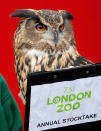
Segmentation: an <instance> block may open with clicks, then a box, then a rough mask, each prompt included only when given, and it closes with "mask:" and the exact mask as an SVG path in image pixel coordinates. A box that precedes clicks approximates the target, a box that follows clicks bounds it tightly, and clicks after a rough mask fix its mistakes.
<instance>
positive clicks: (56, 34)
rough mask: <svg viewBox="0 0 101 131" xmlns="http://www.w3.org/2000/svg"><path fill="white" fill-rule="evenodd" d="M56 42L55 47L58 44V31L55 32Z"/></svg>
mask: <svg viewBox="0 0 101 131" xmlns="http://www.w3.org/2000/svg"><path fill="white" fill-rule="evenodd" d="M54 41H55V46H57V44H58V32H57V31H55V32H54Z"/></svg>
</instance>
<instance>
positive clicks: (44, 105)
mask: <svg viewBox="0 0 101 131" xmlns="http://www.w3.org/2000/svg"><path fill="white" fill-rule="evenodd" d="M100 94H101V63H97V64H92V65H87V66H81V67H75V68H69V69H61V70H55V71H50V72H35V73H30V74H29V75H28V83H27V94H26V108H25V123H24V131H42V130H53V131H54V130H55V131H57V130H67V129H75V130H76V129H77V130H79V129H80V130H81V129H93V128H94V127H95V128H96V129H101V97H100V96H101V95H100Z"/></svg>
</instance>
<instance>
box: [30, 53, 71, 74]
mask: <svg viewBox="0 0 101 131" xmlns="http://www.w3.org/2000/svg"><path fill="white" fill-rule="evenodd" d="M30 65H31V72H35V71H52V70H55V69H61V68H66V67H68V66H69V65H70V60H69V58H68V56H66V55H59V54H56V55H47V56H42V55H34V56H32V57H31V63H30Z"/></svg>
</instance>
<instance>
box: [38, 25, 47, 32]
mask: <svg viewBox="0 0 101 131" xmlns="http://www.w3.org/2000/svg"><path fill="white" fill-rule="evenodd" d="M36 29H37V30H38V31H45V30H46V26H45V25H43V24H38V25H36Z"/></svg>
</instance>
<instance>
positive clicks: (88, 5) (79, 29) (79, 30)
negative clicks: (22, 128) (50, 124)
mask: <svg viewBox="0 0 101 131" xmlns="http://www.w3.org/2000/svg"><path fill="white" fill-rule="evenodd" d="M29 8H32V9H53V10H58V9H59V10H67V11H69V12H70V13H72V15H73V16H74V20H73V21H72V24H73V28H74V35H75V39H76V43H77V49H78V51H79V53H80V54H81V55H83V56H84V57H86V58H88V59H90V60H91V61H93V62H94V63H97V62H101V43H100V38H101V0H61V1H59V0H50V1H49V0H36V1H35V0H27V1H25V0H9V1H4V0H2V1H1V2H0V73H1V74H2V75H3V76H4V78H5V79H6V81H7V83H8V86H9V89H10V90H11V92H12V94H13V96H14V98H15V100H16V102H17V104H18V106H19V108H20V111H21V115H22V119H23V121H24V115H25V106H24V105H23V103H22V101H21V99H20V98H19V97H18V93H19V87H18V83H17V78H16V74H15V69H14V51H13V35H14V32H15V30H16V28H17V25H18V22H19V18H10V17H9V15H10V14H11V13H13V12H14V10H15V9H29Z"/></svg>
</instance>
